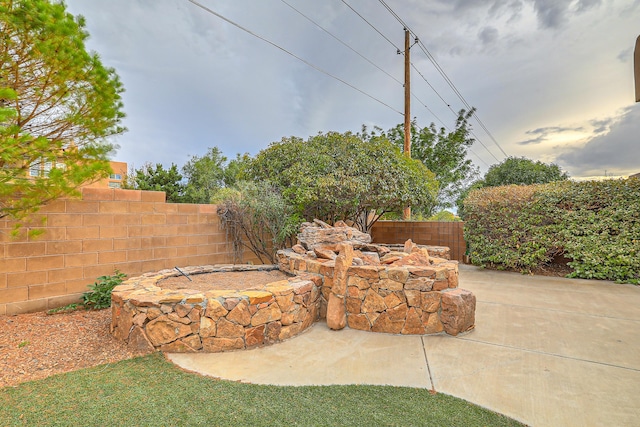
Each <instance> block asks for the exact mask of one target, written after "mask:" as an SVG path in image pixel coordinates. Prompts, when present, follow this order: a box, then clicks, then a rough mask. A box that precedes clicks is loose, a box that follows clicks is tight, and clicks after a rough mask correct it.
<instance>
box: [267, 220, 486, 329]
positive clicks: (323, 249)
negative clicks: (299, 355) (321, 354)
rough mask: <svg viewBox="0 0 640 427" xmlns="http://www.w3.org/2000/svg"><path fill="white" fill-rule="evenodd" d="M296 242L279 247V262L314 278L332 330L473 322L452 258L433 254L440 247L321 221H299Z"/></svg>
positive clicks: (470, 299)
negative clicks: (378, 238) (389, 240)
mask: <svg viewBox="0 0 640 427" xmlns="http://www.w3.org/2000/svg"><path fill="white" fill-rule="evenodd" d="M298 241H299V242H300V243H299V244H298V245H296V246H294V247H293V248H292V249H287V250H281V251H279V252H278V265H279V268H280V270H281V271H286V272H289V273H293V274H303V273H308V274H317V275H319V276H321V280H322V298H321V301H320V313H321V314H320V316H321V317H323V318H326V319H327V325H328V326H329V327H330V328H332V329H336V330H337V329H342V328H344V327H345V326H347V325H348V326H349V327H350V328H353V329H360V330H364V331H372V332H386V333H392V334H419V335H423V334H437V333H440V332H443V331H444V332H446V333H447V334H449V335H458V334H460V333H462V332H466V331H469V330H471V329H473V327H474V325H475V306H476V299H475V296H474V295H473V294H472V293H471V292H470V291H467V290H465V289H460V288H458V262H457V261H450V260H448V259H445V258H440V257H438V255H440V256H447V255H448V252H447V251H446V250H445V249H446V248H440V247H434V248H430V247H428V246H419V245H415V244H413V243H412V242H411V241H408V242H407V243H406V244H405V245H404V246H402V247H400V246H398V245H395V246H393V247H388V246H384V245H372V244H371V243H370V242H371V240H370V236H369V235H367V234H364V233H360V232H358V231H357V230H354V229H351V228H350V227H346V225H343V224H340V225H339V226H336V227H331V226H329V225H327V224H325V223H323V222H321V221H316V222H315V223H314V224H306V225H303V229H302V231H301V233H300V234H299V235H298ZM392 249H395V251H393V250H392ZM434 255H435V256H434Z"/></svg>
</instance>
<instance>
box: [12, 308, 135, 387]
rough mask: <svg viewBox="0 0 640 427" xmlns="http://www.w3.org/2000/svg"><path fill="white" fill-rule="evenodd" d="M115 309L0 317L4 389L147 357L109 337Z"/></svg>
mask: <svg viewBox="0 0 640 427" xmlns="http://www.w3.org/2000/svg"><path fill="white" fill-rule="evenodd" d="M110 323H111V309H106V310H91V311H86V310H83V309H81V310H78V311H74V312H71V313H64V314H54V315H47V314H46V313H44V312H39V313H29V314H18V315H15V316H0V331H1V333H0V387H7V386H15V385H17V384H19V383H22V382H25V381H31V380H37V379H41V378H45V377H48V376H51V375H54V374H59V373H63V372H69V371H74V370H77V369H81V368H88V367H91V366H96V365H101V364H104V363H113V362H117V361H120V360H124V359H130V358H132V357H135V356H140V355H143V354H145V353H141V352H134V351H131V350H130V349H129V348H128V347H127V345H126V344H125V343H124V342H122V341H118V340H116V339H115V338H113V337H112V336H111V334H110V333H109V325H110Z"/></svg>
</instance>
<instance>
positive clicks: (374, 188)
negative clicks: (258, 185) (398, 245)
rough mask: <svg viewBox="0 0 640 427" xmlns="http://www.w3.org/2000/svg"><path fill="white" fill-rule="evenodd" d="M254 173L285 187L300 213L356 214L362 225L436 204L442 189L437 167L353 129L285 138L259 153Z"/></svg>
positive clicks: (328, 217)
mask: <svg viewBox="0 0 640 427" xmlns="http://www.w3.org/2000/svg"><path fill="white" fill-rule="evenodd" d="M250 176H251V178H252V179H253V180H254V181H262V180H264V181H268V182H270V183H272V184H273V185H275V186H276V187H277V188H278V189H280V191H282V195H283V197H284V198H285V200H287V201H288V202H289V203H290V204H291V205H293V206H294V208H295V213H297V214H298V215H299V216H300V217H301V218H305V219H306V220H312V219H313V218H318V219H322V220H324V221H326V222H329V223H333V222H334V221H336V220H339V219H343V220H351V221H353V222H354V224H355V225H356V226H357V227H359V228H360V229H361V230H363V231H368V230H369V229H370V227H371V226H372V225H373V224H374V223H375V222H376V221H377V220H378V219H379V218H380V216H381V215H383V214H384V213H386V212H394V211H399V210H402V208H403V207H404V206H407V205H412V206H430V205H433V204H434V203H435V195H436V193H437V191H438V185H437V182H436V180H435V179H434V176H433V173H431V172H430V171H429V170H428V169H427V168H426V167H425V166H424V165H423V164H422V163H421V162H420V161H417V160H412V159H408V158H406V157H405V156H403V155H402V153H400V151H399V150H398V149H397V148H395V147H394V146H393V145H392V144H391V143H390V142H389V141H388V140H387V139H386V138H384V137H370V138H368V140H367V141H365V140H363V139H362V138H361V137H360V136H358V135H355V134H352V133H350V132H347V133H338V132H329V133H326V134H322V133H321V134H318V135H316V136H313V137H310V138H309V139H308V140H307V141H304V140H302V139H301V138H296V137H291V138H284V139H282V141H281V142H278V143H273V144H271V145H270V146H269V147H268V148H267V149H265V150H262V151H261V152H260V153H258V155H257V156H256V158H255V161H254V162H253V163H252V165H251V168H250Z"/></svg>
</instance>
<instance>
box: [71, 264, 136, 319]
mask: <svg viewBox="0 0 640 427" xmlns="http://www.w3.org/2000/svg"><path fill="white" fill-rule="evenodd" d="M125 277H127V275H126V274H124V273H122V272H120V271H118V270H116V271H115V272H114V274H113V276H100V277H98V279H97V280H96V282H95V283H94V284H93V285H89V289H91V290H90V291H88V292H85V293H84V294H82V303H83V304H84V306H85V307H86V308H87V309H93V310H100V309H103V308H107V307H110V306H111V291H112V290H113V288H115V287H116V286H118V285H119V284H120V283H122V280H123V279H124V278H125Z"/></svg>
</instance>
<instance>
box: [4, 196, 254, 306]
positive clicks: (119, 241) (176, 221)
mask: <svg viewBox="0 0 640 427" xmlns="http://www.w3.org/2000/svg"><path fill="white" fill-rule="evenodd" d="M13 226H14V223H13V222H11V221H9V220H7V219H6V218H5V219H0V315H5V314H17V313H23V312H31V311H41V310H46V309H49V308H54V307H59V306H62V305H66V304H69V303H71V302H76V301H78V300H79V298H80V296H81V295H82V293H83V292H85V291H87V290H88V288H87V285H89V284H92V283H93V282H95V280H96V278H98V277H99V276H103V275H110V274H113V273H114V271H115V270H116V269H118V270H120V271H122V272H123V273H126V274H127V275H138V274H141V273H145V272H149V271H156V270H161V269H165V268H173V267H175V266H178V267H180V266H188V265H204V264H222V263H231V262H233V258H232V255H231V254H230V253H229V248H228V245H227V243H226V238H225V232H224V230H221V228H220V224H219V220H218V215H217V214H216V206H215V205H194V204H175V203H165V193H163V192H153V191H139V190H121V189H111V188H84V189H82V198H81V199H61V200H56V201H54V202H52V203H50V204H49V205H47V206H45V207H43V208H42V209H41V210H40V212H39V213H38V214H37V216H36V217H35V218H34V219H33V220H32V221H31V222H30V223H29V224H27V227H24V228H23V229H22V230H21V233H20V235H19V236H17V237H13V236H11V231H12V229H13ZM29 229H41V230H44V232H43V233H42V234H41V235H39V236H36V237H29V236H28V233H27V231H28V230H29ZM247 255H248V256H251V255H252V254H251V253H250V252H249V251H245V256H247ZM245 261H253V262H254V263H258V262H257V260H256V259H251V258H248V259H246V260H245Z"/></svg>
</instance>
